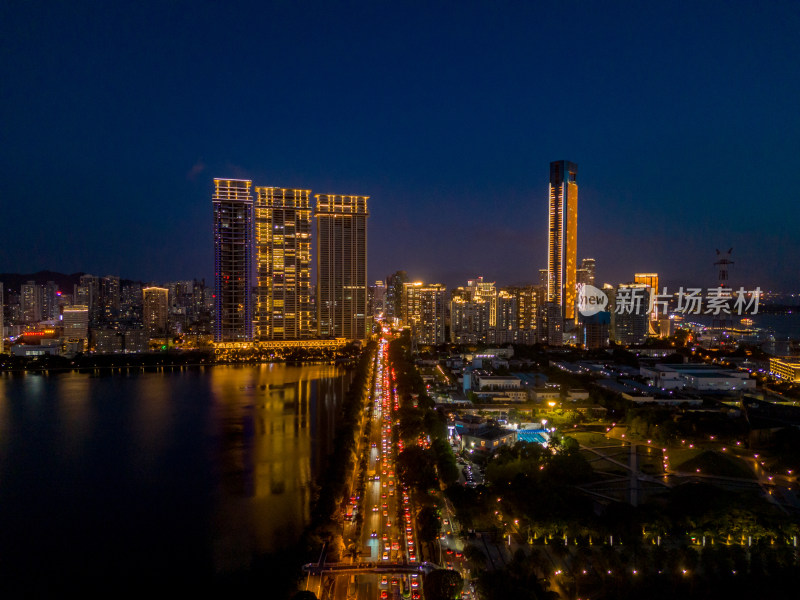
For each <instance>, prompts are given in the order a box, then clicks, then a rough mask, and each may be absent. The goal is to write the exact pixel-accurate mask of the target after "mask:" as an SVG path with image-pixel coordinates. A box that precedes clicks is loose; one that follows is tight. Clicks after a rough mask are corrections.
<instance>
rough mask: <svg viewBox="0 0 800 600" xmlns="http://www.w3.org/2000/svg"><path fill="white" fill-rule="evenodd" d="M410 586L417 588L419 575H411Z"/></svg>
mask: <svg viewBox="0 0 800 600" xmlns="http://www.w3.org/2000/svg"><path fill="white" fill-rule="evenodd" d="M411 587H412V588H418V587H419V575H412V576H411Z"/></svg>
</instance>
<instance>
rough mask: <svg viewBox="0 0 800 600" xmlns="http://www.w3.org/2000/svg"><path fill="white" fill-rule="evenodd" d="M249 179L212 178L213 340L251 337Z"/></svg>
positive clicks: (250, 182)
mask: <svg viewBox="0 0 800 600" xmlns="http://www.w3.org/2000/svg"><path fill="white" fill-rule="evenodd" d="M252 183H253V182H252V181H250V180H246V179H214V196H213V198H212V204H213V207H214V296H215V298H214V299H215V303H214V308H215V323H214V341H217V342H244V341H252V339H253V306H252V292H253V198H252V196H251V195H250V188H251V186H252Z"/></svg>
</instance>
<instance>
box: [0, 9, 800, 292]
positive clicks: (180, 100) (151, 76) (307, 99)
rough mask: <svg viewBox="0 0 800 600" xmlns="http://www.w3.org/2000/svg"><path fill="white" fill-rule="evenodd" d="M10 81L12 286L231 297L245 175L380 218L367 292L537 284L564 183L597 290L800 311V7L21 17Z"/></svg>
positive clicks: (12, 39) (4, 198)
mask: <svg viewBox="0 0 800 600" xmlns="http://www.w3.org/2000/svg"><path fill="white" fill-rule="evenodd" d="M656 4H657V5H658V6H656ZM262 5H263V6H262ZM0 78H1V80H2V93H0V175H1V176H0V202H1V205H0V208H2V211H0V214H1V215H2V217H1V220H0V233H1V234H2V243H0V272H33V271H37V270H40V269H52V270H57V271H62V272H75V271H87V272H90V273H93V274H96V275H106V274H119V275H121V276H123V277H126V278H133V279H142V280H162V281H163V280H171V279H185V278H192V277H198V278H200V277H205V278H207V280H209V281H210V279H211V277H212V275H213V246H212V244H213V242H212V236H211V216H212V213H211V194H212V188H213V184H212V179H213V178H214V177H248V178H252V179H253V180H254V184H255V185H268V186H281V187H301V188H306V189H311V190H312V191H313V192H317V193H350V194H364V195H368V196H371V200H370V211H371V217H370V221H369V252H370V254H369V271H370V273H369V277H370V280H375V279H378V278H383V277H385V276H386V275H388V274H389V273H391V272H393V271H395V270H397V269H406V270H407V271H408V272H409V274H410V275H411V276H412V277H413V278H420V279H425V280H427V281H430V282H433V281H440V282H443V283H446V284H448V285H451V286H454V285H459V284H462V283H464V280H466V279H467V278H468V277H473V276H476V275H483V276H484V277H485V278H486V279H487V280H494V281H497V282H498V283H499V284H511V283H522V282H531V283H534V282H537V280H538V269H539V268H541V267H544V266H545V265H546V233H547V183H548V174H549V163H550V161H552V160H559V159H567V160H571V161H574V162H577V163H578V167H579V171H578V183H579V187H580V192H579V226H578V231H579V238H578V254H579V257H583V256H591V257H594V258H596V259H597V265H598V279H599V281H600V282H604V281H606V282H612V283H618V282H621V281H629V280H631V279H632V275H633V273H634V272H635V271H657V272H659V273H660V274H661V277H662V280H665V281H666V282H667V283H668V284H669V283H672V284H674V285H676V286H677V285H686V284H693V283H700V284H702V285H712V284H714V282H715V279H716V278H715V275H716V273H715V271H714V267H713V264H712V263H713V262H714V260H715V253H714V251H715V249H716V248H720V249H725V250H727V248H729V247H733V248H734V251H733V259H734V261H735V262H736V264H735V266H734V269H733V271H732V279H733V280H734V283H736V284H739V283H741V284H744V285H745V286H754V285H761V287H762V288H770V287H771V288H778V289H782V290H786V291H800V236H799V235H798V223H800V4H798V2H797V1H796V0H792V1H787V2H756V1H752V2H731V1H726V2H678V3H667V2H661V3H655V2H642V1H638V2H630V3H628V2H624V3H623V2H588V1H586V2H509V3H506V2H491V3H490V2H484V3H472V2H455V1H453V2H442V3H438V2H430V3H429V2H389V1H381V0H372V1H371V2H363V3H351V2H325V3H312V2H302V1H297V2H290V1H288V0H287V1H284V2H273V3H266V2H264V3H262V2H253V3H243V4H236V3H234V2H224V3H223V2H213V3H212V2H179V1H166V0H165V1H162V2H154V3H148V2H139V1H137V2H109V3H101V2H93V3H88V2H81V1H77V2H35V1H27V2H23V1H21V0H10V1H6V2H3V3H2V4H0Z"/></svg>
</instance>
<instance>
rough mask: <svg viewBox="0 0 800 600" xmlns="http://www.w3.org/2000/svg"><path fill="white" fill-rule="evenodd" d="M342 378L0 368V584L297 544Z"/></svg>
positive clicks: (268, 369)
mask: <svg viewBox="0 0 800 600" xmlns="http://www.w3.org/2000/svg"><path fill="white" fill-rule="evenodd" d="M349 380H350V375H349V374H348V372H347V371H346V370H344V369H343V368H341V367H335V366H332V365H315V366H303V367H296V366H286V365H262V366H250V367H237V366H217V367H213V368H200V369H185V370H180V371H174V372H170V371H168V370H165V371H159V372H148V373H143V372H137V373H133V374H124V373H123V374H119V373H115V374H113V375H109V374H104V375H100V376H98V375H95V374H93V375H90V374H81V373H63V374H59V375H50V376H44V375H35V374H27V375H23V376H17V375H10V374H4V375H0V506H2V507H3V510H2V511H0V558H3V560H2V561H0V584H2V582H3V581H4V579H3V577H4V576H5V577H6V579H5V581H11V580H13V579H14V578H13V577H11V575H12V574H16V573H19V574H23V573H25V574H27V575H31V574H33V573H35V576H36V577H37V578H39V579H40V580H41V581H48V580H52V581H57V580H63V578H64V577H68V578H72V579H77V580H84V579H90V578H92V577H96V576H97V573H99V572H102V573H106V574H107V576H108V577H109V578H112V577H120V576H122V577H126V576H128V574H130V573H132V572H136V573H137V577H138V576H141V577H144V578H147V577H157V576H159V574H161V573H163V572H183V573H194V574H202V573H206V574H211V573H212V572H213V573H231V572H239V571H241V570H242V569H246V568H247V567H248V566H250V565H252V564H254V561H255V560H256V559H257V558H258V557H259V556H260V555H264V554H274V553H276V552H280V551H281V550H282V549H285V548H289V547H291V546H293V545H294V544H296V542H297V541H298V539H299V536H300V534H301V532H302V530H303V528H304V527H305V525H306V524H307V522H308V518H309V500H310V497H311V492H312V486H313V483H312V482H313V480H314V478H315V477H316V476H318V475H319V471H320V469H321V468H322V465H324V457H325V456H326V455H327V453H328V452H329V451H330V448H331V445H332V442H333V435H334V431H335V418H336V413H337V408H338V405H339V400H340V399H341V398H342V397H343V395H344V392H345V390H346V389H347V386H348V384H349ZM9 577H11V578H10V579H9ZM20 577H21V575H20ZM0 587H2V586H0ZM0 591H1V590H0Z"/></svg>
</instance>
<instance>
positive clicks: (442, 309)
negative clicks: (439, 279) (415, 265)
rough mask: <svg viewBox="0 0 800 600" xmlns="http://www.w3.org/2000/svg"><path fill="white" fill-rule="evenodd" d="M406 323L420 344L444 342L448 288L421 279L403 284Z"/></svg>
mask: <svg viewBox="0 0 800 600" xmlns="http://www.w3.org/2000/svg"><path fill="white" fill-rule="evenodd" d="M403 295H404V300H403V306H405V313H406V318H405V323H406V324H407V325H409V326H410V327H411V331H412V335H413V336H414V339H415V340H416V341H417V343H418V344H428V345H436V344H444V342H445V337H444V330H445V317H446V309H447V288H446V287H445V286H444V285H442V284H441V283H433V284H424V283H422V282H421V281H417V282H413V283H405V284H403Z"/></svg>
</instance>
